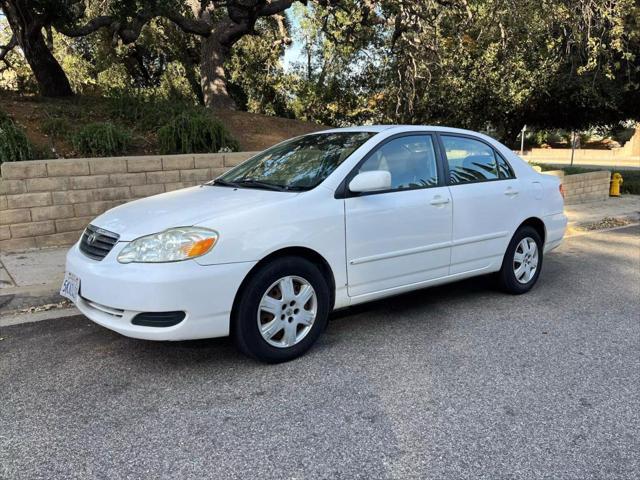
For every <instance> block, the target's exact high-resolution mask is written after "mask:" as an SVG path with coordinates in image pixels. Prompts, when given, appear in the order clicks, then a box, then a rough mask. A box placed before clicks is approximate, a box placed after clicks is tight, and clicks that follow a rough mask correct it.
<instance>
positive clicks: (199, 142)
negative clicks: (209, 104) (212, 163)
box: [158, 112, 239, 153]
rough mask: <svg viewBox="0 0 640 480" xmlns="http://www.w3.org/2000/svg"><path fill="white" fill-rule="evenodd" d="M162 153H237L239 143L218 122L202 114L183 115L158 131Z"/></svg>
mask: <svg viewBox="0 0 640 480" xmlns="http://www.w3.org/2000/svg"><path fill="white" fill-rule="evenodd" d="M158 143H159V144H160V152H161V153H208V152H212V153H213V152H219V151H220V150H223V149H224V150H226V151H229V150H230V151H237V150H238V148H239V146H238V142H237V141H236V140H235V139H234V138H233V137H232V136H231V135H230V134H229V132H228V131H227V129H226V128H225V127H224V125H223V124H222V123H220V122H219V121H218V120H215V119H213V118H211V117H210V116H208V115H206V114H204V113H200V112H194V113H182V114H180V115H178V116H177V117H176V118H174V119H173V120H172V121H170V122H169V123H168V124H166V125H165V126H164V127H162V128H160V130H158Z"/></svg>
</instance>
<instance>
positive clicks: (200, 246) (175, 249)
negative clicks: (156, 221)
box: [118, 227, 218, 263]
mask: <svg viewBox="0 0 640 480" xmlns="http://www.w3.org/2000/svg"><path fill="white" fill-rule="evenodd" d="M217 241H218V232H216V231H214V230H208V229H206V228H197V227H179V228H170V229H169V230H165V231H164V232H160V233H154V234H153V235H147V236H145V237H140V238H137V239H135V240H134V241H132V242H130V243H129V244H128V245H127V246H126V247H124V248H123V249H122V251H121V252H120V255H118V261H119V262H120V263H132V262H137V263H163V262H179V261H181V260H188V259H190V258H196V257H199V256H200V255H204V254H205V253H207V252H208V251H210V250H211V249H212V248H213V246H214V245H215V244H216V242H217Z"/></svg>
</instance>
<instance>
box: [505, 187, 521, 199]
mask: <svg viewBox="0 0 640 480" xmlns="http://www.w3.org/2000/svg"><path fill="white" fill-rule="evenodd" d="M519 193H520V192H519V191H517V190H514V189H513V188H511V187H509V188H507V189H506V190H505V192H504V194H505V195H506V196H508V197H515V196H516V195H518V194H519Z"/></svg>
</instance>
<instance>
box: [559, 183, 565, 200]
mask: <svg viewBox="0 0 640 480" xmlns="http://www.w3.org/2000/svg"><path fill="white" fill-rule="evenodd" d="M558 188H559V189H560V195H562V198H564V185H562V184H560V186H559V187H558Z"/></svg>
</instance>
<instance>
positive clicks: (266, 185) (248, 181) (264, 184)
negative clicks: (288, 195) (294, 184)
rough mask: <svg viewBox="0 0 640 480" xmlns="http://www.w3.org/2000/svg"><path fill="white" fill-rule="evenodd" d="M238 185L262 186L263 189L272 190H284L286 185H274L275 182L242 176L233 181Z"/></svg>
mask: <svg viewBox="0 0 640 480" xmlns="http://www.w3.org/2000/svg"><path fill="white" fill-rule="evenodd" d="M235 183H236V184H238V185H246V186H247V187H254V188H264V189H265V190H274V191H276V192H284V191H286V189H287V188H286V187H283V186H282V185H276V184H275V183H269V182H262V181H260V180H256V179H254V178H244V179H241V180H238V181H237V182H235Z"/></svg>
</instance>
